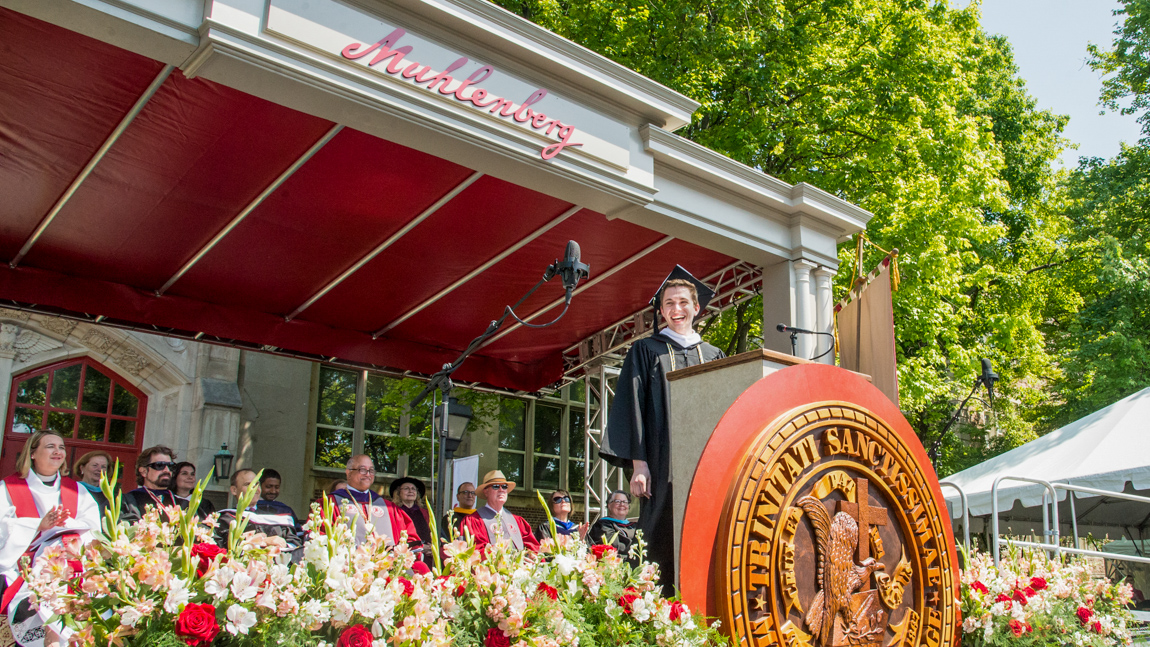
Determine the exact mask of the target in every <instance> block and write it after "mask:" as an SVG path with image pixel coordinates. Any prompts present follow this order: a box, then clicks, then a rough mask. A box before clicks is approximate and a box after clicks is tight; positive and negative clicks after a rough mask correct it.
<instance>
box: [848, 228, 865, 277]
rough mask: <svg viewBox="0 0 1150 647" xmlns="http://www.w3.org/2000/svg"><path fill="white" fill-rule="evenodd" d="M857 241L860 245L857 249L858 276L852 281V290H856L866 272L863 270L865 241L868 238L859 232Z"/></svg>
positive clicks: (856, 265)
mask: <svg viewBox="0 0 1150 647" xmlns="http://www.w3.org/2000/svg"><path fill="white" fill-rule="evenodd" d="M856 239H857V240H858V244H857V246H856V248H855V270H856V272H855V274H856V276H855V280H854V281H851V289H852V290H853V289H854V285H855V283H857V282H858V279H861V278H862V277H863V276H865V271H864V270H863V241H864V240H866V236H865V235H864V234H863V233H862V232H859V233H858V234H857V236H856Z"/></svg>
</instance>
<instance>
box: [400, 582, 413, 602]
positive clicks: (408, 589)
mask: <svg viewBox="0 0 1150 647" xmlns="http://www.w3.org/2000/svg"><path fill="white" fill-rule="evenodd" d="M399 583H400V584H402V585H403V594H404V595H406V596H407V597H409V598H410V597H411V594H412V593H415V585H414V584H412V583H411V580H409V579H407V578H406V577H401V578H399Z"/></svg>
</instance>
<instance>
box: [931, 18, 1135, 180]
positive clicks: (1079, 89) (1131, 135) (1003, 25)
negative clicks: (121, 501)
mask: <svg viewBox="0 0 1150 647" xmlns="http://www.w3.org/2000/svg"><path fill="white" fill-rule="evenodd" d="M951 4H952V6H957V7H964V6H967V5H968V4H969V0H952V3H951ZM980 4H981V6H982V24H983V28H984V29H985V30H986V31H987V32H988V33H991V34H1002V35H1004V36H1006V37H1007V39H1008V40H1009V41H1010V43H1011V45H1012V46H1013V47H1014V56H1015V62H1016V63H1017V64H1018V67H1019V71H1020V74H1021V76H1022V78H1023V79H1025V80H1026V87H1027V89H1028V90H1029V91H1030V94H1031V95H1032V96H1034V97H1035V98H1036V99H1037V100H1038V105H1039V107H1041V108H1050V109H1052V110H1053V111H1054V112H1056V113H1060V114H1065V115H1069V116H1070V123H1069V124H1067V126H1066V131H1065V136H1066V137H1067V139H1069V140H1070V141H1072V142H1074V143H1077V144H1078V149H1077V150H1068V151H1066V152H1064V153H1063V154H1062V161H1063V163H1064V164H1066V165H1067V166H1075V165H1076V164H1077V161H1078V157H1079V156H1097V157H1112V156H1114V155H1115V154H1116V153H1118V150H1119V143H1120V142H1123V141H1125V142H1127V143H1131V144H1133V143H1134V142H1136V141H1137V140H1138V135H1139V125H1138V123H1137V122H1136V121H1135V119H1134V117H1133V116H1129V117H1124V116H1122V115H1119V114H1116V113H1110V112H1107V114H1105V115H1099V114H1098V113H1099V110H1100V109H1101V108H1100V107H1099V106H1098V94H1099V90H1100V89H1101V87H1102V81H1101V79H1100V77H1099V75H1098V74H1096V73H1095V72H1094V71H1092V70H1091V69H1090V67H1089V66H1087V65H1086V57H1087V53H1086V45H1087V43H1095V44H1098V45H1105V46H1107V47H1109V45H1110V43H1111V41H1112V38H1113V31H1114V26H1115V24H1116V22H1117V20H1118V18H1117V17H1115V16H1114V15H1113V11H1114V10H1115V9H1117V8H1118V7H1119V6H1120V5H1119V3H1118V2H1117V1H1116V0H981V3H980Z"/></svg>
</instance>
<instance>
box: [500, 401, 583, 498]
mask: <svg viewBox="0 0 1150 647" xmlns="http://www.w3.org/2000/svg"><path fill="white" fill-rule="evenodd" d="M583 399H584V389H583V384H582V382H578V383H575V384H572V385H569V386H567V387H564V388H563V389H560V390H559V391H556V392H555V393H553V394H550V395H547V396H544V397H543V398H542V399H540V400H517V399H513V398H502V399H501V401H500V411H499V469H500V471H502V472H503V473H504V474H505V475H506V476H507V478H508V479H510V480H512V481H515V482H516V483H518V484H519V485H521V486H523V487H524V488H525V489H526V488H532V489H536V490H541V491H544V492H549V491H551V490H555V489H559V488H562V489H566V490H568V491H571V492H575V493H579V492H582V490H583V479H584V478H585V474H586V460H585V457H584V441H583V427H584V418H585V411H584V405H583Z"/></svg>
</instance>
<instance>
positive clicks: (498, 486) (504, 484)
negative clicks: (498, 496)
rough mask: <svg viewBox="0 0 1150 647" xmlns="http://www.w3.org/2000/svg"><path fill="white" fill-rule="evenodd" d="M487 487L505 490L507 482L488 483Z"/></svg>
mask: <svg viewBox="0 0 1150 647" xmlns="http://www.w3.org/2000/svg"><path fill="white" fill-rule="evenodd" d="M487 487H489V488H491V489H492V490H506V489H507V484H506V483H492V484H491V485H488V486H487Z"/></svg>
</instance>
